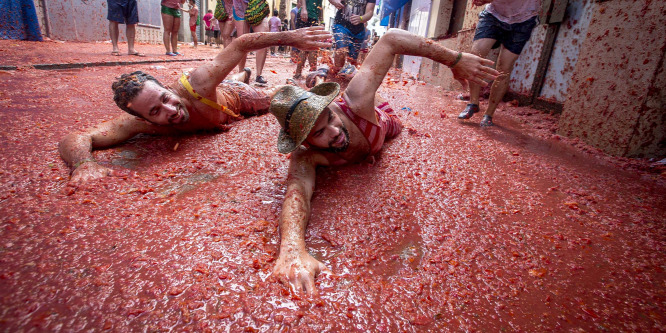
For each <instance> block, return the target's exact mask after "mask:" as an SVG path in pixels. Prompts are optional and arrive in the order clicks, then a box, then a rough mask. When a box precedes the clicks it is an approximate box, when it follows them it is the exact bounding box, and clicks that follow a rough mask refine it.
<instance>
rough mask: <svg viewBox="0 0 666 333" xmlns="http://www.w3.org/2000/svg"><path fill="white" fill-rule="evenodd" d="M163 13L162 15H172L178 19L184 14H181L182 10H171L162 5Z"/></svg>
mask: <svg viewBox="0 0 666 333" xmlns="http://www.w3.org/2000/svg"><path fill="white" fill-rule="evenodd" d="M161 12H162V14H167V15H171V16H173V17H176V18H179V17H181V16H182V14H181V13H180V10H178V9H176V8H169V7H167V6H164V5H162V10H161Z"/></svg>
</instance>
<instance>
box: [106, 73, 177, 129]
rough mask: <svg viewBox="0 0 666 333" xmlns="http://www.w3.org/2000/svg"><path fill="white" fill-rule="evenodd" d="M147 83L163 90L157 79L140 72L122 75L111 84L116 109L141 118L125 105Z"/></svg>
mask: <svg viewBox="0 0 666 333" xmlns="http://www.w3.org/2000/svg"><path fill="white" fill-rule="evenodd" d="M147 81H153V82H155V83H157V84H158V85H159V86H160V87H162V88H164V86H163V85H162V84H161V83H160V81H157V79H156V78H154V77H153V76H152V75H150V74H147V73H144V72H142V71H136V72H132V73H129V74H123V75H121V76H120V77H119V78H118V79H117V80H116V82H114V83H113V84H111V89H113V101H114V102H116V104H117V105H118V107H119V108H121V109H122V110H123V111H125V112H127V113H129V114H131V115H133V116H137V117H141V118H143V117H142V116H141V115H140V114H138V113H137V112H136V111H134V110H132V109H130V108H129V107H128V106H127V105H128V104H129V103H130V101H131V100H132V99H134V97H136V96H137V95H138V94H139V93H140V92H141V90H142V89H143V86H144V85H145V84H146V82H147Z"/></svg>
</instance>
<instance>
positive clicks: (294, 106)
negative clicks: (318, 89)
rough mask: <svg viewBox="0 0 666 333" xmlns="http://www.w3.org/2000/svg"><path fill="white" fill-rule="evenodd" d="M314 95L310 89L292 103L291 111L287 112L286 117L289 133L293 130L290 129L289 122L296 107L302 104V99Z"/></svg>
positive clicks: (285, 121)
mask: <svg viewBox="0 0 666 333" xmlns="http://www.w3.org/2000/svg"><path fill="white" fill-rule="evenodd" d="M312 95H313V94H312V93H311V92H309V91H306V92H304V93H303V94H302V95H301V96H300V97H298V98H297V99H296V101H295V102H294V104H292V105H291V108H289V112H287V115H286V116H285V117H284V128H285V130H286V131H287V132H288V133H291V131H289V122H290V121H291V115H292V114H294V111H295V110H296V107H297V106H298V104H301V102H302V101H304V100H306V99H308V98H310V97H311V96H312ZM290 135H291V134H290Z"/></svg>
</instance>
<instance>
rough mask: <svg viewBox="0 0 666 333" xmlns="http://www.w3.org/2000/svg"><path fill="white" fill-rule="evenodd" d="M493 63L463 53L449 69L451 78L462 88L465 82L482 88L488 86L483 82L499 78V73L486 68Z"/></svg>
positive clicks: (465, 84)
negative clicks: (451, 73)
mask: <svg viewBox="0 0 666 333" xmlns="http://www.w3.org/2000/svg"><path fill="white" fill-rule="evenodd" d="M493 64H494V62H492V61H490V60H488V59H484V58H481V57H478V56H475V55H473V54H471V53H463V54H462V58H461V59H460V61H458V63H457V64H456V65H455V66H453V67H452V68H451V72H453V77H454V78H455V79H456V80H458V81H459V82H460V83H461V84H462V85H463V87H465V86H467V81H471V82H474V83H476V84H478V85H481V86H482V87H485V86H487V85H488V82H486V81H485V80H494V79H496V78H497V77H498V76H499V74H500V73H499V72H498V71H496V70H495V69H493V68H491V67H488V66H492V65H493Z"/></svg>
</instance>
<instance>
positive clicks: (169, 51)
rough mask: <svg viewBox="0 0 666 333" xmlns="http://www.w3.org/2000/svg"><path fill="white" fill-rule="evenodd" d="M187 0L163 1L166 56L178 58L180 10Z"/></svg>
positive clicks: (163, 38)
mask: <svg viewBox="0 0 666 333" xmlns="http://www.w3.org/2000/svg"><path fill="white" fill-rule="evenodd" d="M184 3H185V0H162V2H161V5H162V9H161V12H162V24H163V25H164V36H163V37H162V41H163V42H164V48H166V55H168V56H177V55H181V53H178V29H180V17H181V16H182V14H181V12H180V10H181V7H182V5H183V4H184Z"/></svg>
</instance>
